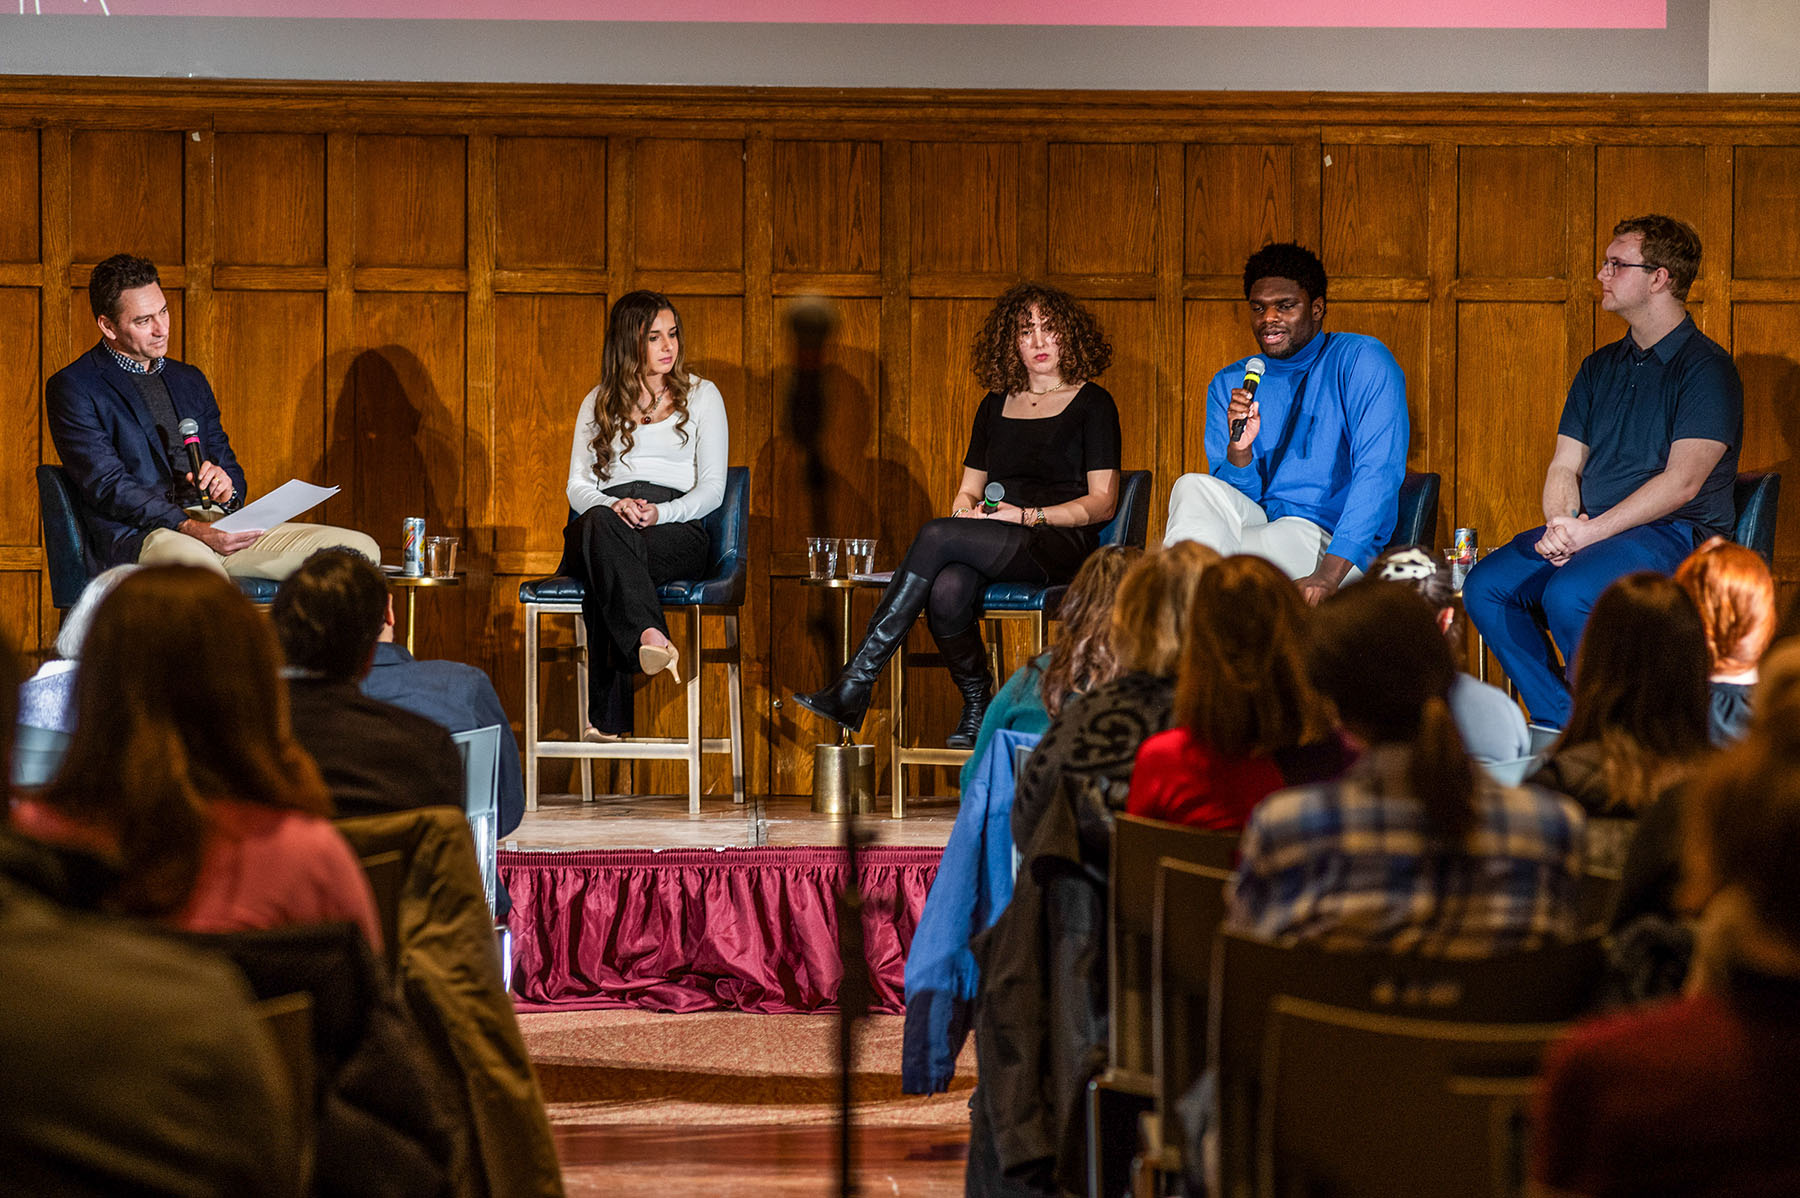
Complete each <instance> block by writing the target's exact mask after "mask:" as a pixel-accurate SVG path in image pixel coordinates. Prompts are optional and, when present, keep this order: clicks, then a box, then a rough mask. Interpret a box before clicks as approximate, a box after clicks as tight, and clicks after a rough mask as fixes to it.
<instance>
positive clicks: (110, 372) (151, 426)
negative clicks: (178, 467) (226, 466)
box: [88, 342, 173, 460]
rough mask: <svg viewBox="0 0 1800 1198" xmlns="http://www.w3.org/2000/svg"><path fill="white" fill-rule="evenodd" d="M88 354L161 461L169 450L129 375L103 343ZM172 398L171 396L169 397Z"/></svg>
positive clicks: (96, 345)
mask: <svg viewBox="0 0 1800 1198" xmlns="http://www.w3.org/2000/svg"><path fill="white" fill-rule="evenodd" d="M88 352H89V353H90V354H92V355H93V357H94V363H95V365H97V366H98V367H99V368H100V377H101V378H103V379H105V380H106V381H107V383H108V384H110V385H111V387H112V389H113V390H114V391H117V392H118V393H119V398H120V399H122V400H124V401H125V410H126V411H127V412H130V413H131V415H132V418H133V419H135V420H136V421H137V424H138V428H140V429H142V430H143V433H144V440H146V441H148V442H149V443H150V448H151V449H152V450H154V451H155V453H156V459H157V460H161V459H162V458H163V457H165V456H166V455H167V454H168V452H169V448H168V446H166V445H164V444H163V443H162V437H161V436H159V435H158V433H157V430H156V422H155V421H154V420H152V419H150V409H149V408H147V407H145V406H144V397H143V396H142V395H140V394H139V393H138V389H137V384H136V383H134V382H132V381H131V375H130V374H129V373H127V372H126V370H125V368H124V367H123V366H121V365H119V364H118V363H117V362H115V361H113V356H112V355H111V354H110V353H108V352H107V351H106V343H105V342H97V343H96V344H95V345H94V348H93V349H91V350H89V351H88ZM172 398H173V396H171V399H172Z"/></svg>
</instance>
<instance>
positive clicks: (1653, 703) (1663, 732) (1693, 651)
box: [1557, 571, 1711, 808]
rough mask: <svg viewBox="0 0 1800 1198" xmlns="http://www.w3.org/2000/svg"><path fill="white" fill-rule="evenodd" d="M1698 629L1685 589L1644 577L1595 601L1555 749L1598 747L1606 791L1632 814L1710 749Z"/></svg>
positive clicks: (1707, 661)
mask: <svg viewBox="0 0 1800 1198" xmlns="http://www.w3.org/2000/svg"><path fill="white" fill-rule="evenodd" d="M1710 669H1711V658H1710V656H1709V655H1708V654H1707V651H1706V629H1705V626H1704V625H1703V624H1702V623H1701V620H1700V613H1699V611H1698V610H1697V609H1696V608H1695V607H1694V601H1693V600H1692V599H1690V598H1688V594H1687V592H1686V591H1684V590H1682V589H1681V588H1680V587H1679V586H1677V585H1676V584H1675V582H1674V581H1673V580H1672V579H1668V578H1664V577H1663V576H1662V575H1660V574H1652V573H1650V572H1648V571H1644V572H1640V573H1636V574H1627V575H1626V576H1625V577H1623V578H1621V579H1619V580H1618V581H1617V582H1615V583H1613V584H1612V585H1611V586H1610V587H1607V588H1606V590H1605V591H1603V592H1602V593H1601V595H1600V598H1599V599H1598V600H1596V601H1595V603H1594V610H1593V612H1592V613H1590V614H1589V616H1588V622H1587V629H1586V631H1585V632H1583V633H1582V637H1581V650H1580V652H1579V653H1578V654H1576V658H1575V684H1574V708H1573V710H1572V711H1571V712H1570V714H1569V723H1568V726H1567V727H1565V728H1564V729H1563V734H1562V738H1561V739H1560V740H1559V741H1558V742H1557V743H1558V748H1559V749H1560V748H1561V747H1563V746H1571V745H1582V744H1599V745H1600V746H1601V754H1602V770H1603V772H1604V782H1605V786H1606V790H1607V793H1608V794H1609V795H1611V796H1612V800H1613V801H1614V802H1616V803H1621V804H1624V805H1625V806H1629V807H1633V808H1641V807H1643V806H1644V805H1645V804H1647V803H1648V802H1649V801H1650V800H1651V799H1654V798H1655V797H1656V796H1657V794H1658V793H1660V791H1661V790H1662V788H1663V787H1664V786H1665V785H1667V784H1668V783H1669V782H1671V781H1674V780H1675V778H1676V777H1678V776H1679V775H1680V774H1681V773H1682V772H1684V771H1685V770H1686V769H1687V768H1688V767H1689V766H1690V765H1691V764H1692V763H1693V761H1694V760H1695V759H1696V758H1698V757H1699V756H1700V755H1701V754H1702V753H1704V752H1706V750H1707V749H1708V748H1709V747H1710V744H1711V742H1710V739H1709V737H1708V703H1709V700H1708V693H1707V676H1708V674H1709V673H1710Z"/></svg>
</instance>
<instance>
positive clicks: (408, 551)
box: [400, 516, 425, 578]
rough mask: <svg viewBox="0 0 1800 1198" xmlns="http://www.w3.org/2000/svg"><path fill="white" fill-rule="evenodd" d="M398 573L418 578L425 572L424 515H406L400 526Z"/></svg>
mask: <svg viewBox="0 0 1800 1198" xmlns="http://www.w3.org/2000/svg"><path fill="white" fill-rule="evenodd" d="M400 536H401V542H400V544H401V548H400V573H401V574H402V575H403V576H404V577H407V578H418V577H420V576H421V575H423V574H424V573H425V517H423V516H408V517H407V518H406V519H405V521H404V522H402V524H401V526H400Z"/></svg>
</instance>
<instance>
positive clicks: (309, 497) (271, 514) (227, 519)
mask: <svg viewBox="0 0 1800 1198" xmlns="http://www.w3.org/2000/svg"><path fill="white" fill-rule="evenodd" d="M337 493H338V488H337V487H315V486H314V485H313V484H311V483H303V482H301V481H300V480H299V479H297V478H290V479H289V480H288V481H287V482H284V483H282V484H281V485H280V486H279V487H276V488H275V489H274V490H273V491H270V492H269V493H268V494H267V495H264V496H263V497H262V498H260V499H252V500H251V501H250V502H249V503H246V504H245V505H244V506H243V507H241V508H239V509H238V510H237V511H235V512H233V513H231V515H229V516H224V517H221V518H220V519H218V520H214V521H213V527H214V528H216V529H218V530H219V531H220V532H251V531H256V532H267V531H269V529H271V528H274V527H275V526H276V525H277V524H286V523H287V522H288V521H289V520H292V519H293V518H294V517H295V516H298V515H299V514H300V513H301V512H304V511H306V510H307V509H308V508H315V507H318V506H319V505H320V504H321V503H324V502H325V501H326V500H327V499H330V498H331V497H332V496H333V495H336V494H337Z"/></svg>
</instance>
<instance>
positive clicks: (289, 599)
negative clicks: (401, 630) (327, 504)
mask: <svg viewBox="0 0 1800 1198" xmlns="http://www.w3.org/2000/svg"><path fill="white" fill-rule="evenodd" d="M387 610H388V588H387V579H385V578H383V577H382V576H381V571H380V570H379V569H377V568H376V567H375V566H374V565H372V564H370V562H369V559H367V558H365V557H363V556H362V555H361V554H360V553H354V552H352V551H351V550H348V549H321V550H319V551H318V552H317V553H315V554H313V555H312V556H311V557H309V558H307V559H306V560H305V561H304V562H302V563H301V564H300V568H299V569H298V570H296V571H294V572H293V573H292V574H291V575H289V576H288V578H287V580H286V581H285V582H283V583H282V584H281V589H280V590H278V591H276V592H275V603H274V606H273V607H272V608H271V611H270V614H271V615H272V616H273V617H274V620H275V633H276V635H277V636H279V637H280V638H281V648H282V652H283V653H285V654H286V655H287V663H288V665H290V666H292V667H294V668H295V669H297V670H303V671H305V672H306V673H308V674H310V675H312V676H314V677H318V678H323V679H325V680H327V681H330V682H354V681H356V680H357V679H359V678H361V677H362V676H363V675H364V674H366V673H368V672H369V663H370V661H371V660H372V659H373V658H374V654H375V642H376V641H377V640H379V639H380V637H381V630H382V628H383V627H384V626H385V625H386V623H387Z"/></svg>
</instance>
